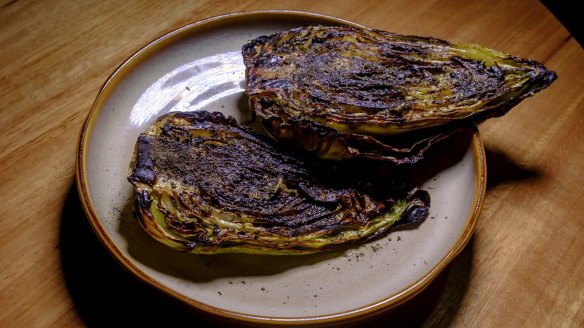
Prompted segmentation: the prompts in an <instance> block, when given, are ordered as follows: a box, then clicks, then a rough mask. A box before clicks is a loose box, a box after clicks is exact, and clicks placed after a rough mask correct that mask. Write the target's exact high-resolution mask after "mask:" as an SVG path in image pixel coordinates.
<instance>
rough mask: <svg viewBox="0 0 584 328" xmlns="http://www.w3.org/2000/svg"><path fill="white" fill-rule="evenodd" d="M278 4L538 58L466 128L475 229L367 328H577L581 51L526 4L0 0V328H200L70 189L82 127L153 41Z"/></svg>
mask: <svg viewBox="0 0 584 328" xmlns="http://www.w3.org/2000/svg"><path fill="white" fill-rule="evenodd" d="M264 9H292V10H304V11H310V12H317V13H323V14H327V15H332V16H337V17H340V18H344V19H347V20H351V21H355V22H357V23H360V24H363V25H367V26H370V27H374V28H378V29H384V30H388V31H393V32H397V33H405V34H417V35H424V36H434V37H438V38H443V39H447V40H453V41H462V42H471V43H477V44H481V45H484V46H487V47H491V48H495V49H498V50H501V51H503V52H507V53H511V54H515V55H518V56H521V57H528V58H532V59H535V60H538V61H541V62H543V63H544V64H545V65H546V66H547V67H548V68H550V69H552V70H554V71H556V72H557V73H558V76H559V78H558V80H557V81H556V82H555V83H554V84H553V85H552V86H551V87H549V88H548V89H546V90H544V91H543V92H541V93H539V94H537V95H536V96H535V97H533V98H530V99H527V100H526V101H524V102H522V103H521V104H520V105H519V106H517V107H516V108H515V109H513V110H512V111H511V112H509V113H508V114H507V115H506V116H504V117H502V118H497V119H492V120H489V121H487V122H485V123H483V124H482V125H480V127H479V130H480V132H481V134H482V137H483V141H484V144H485V148H486V154H487V172H488V173H487V174H488V187H487V188H488V189H487V194H486V198H485V202H484V207H483V211H482V214H481V216H480V219H479V222H478V225H477V227H476V231H475V233H474V237H473V238H472V239H471V242H470V243H469V245H468V246H467V247H466V248H465V250H464V251H463V252H462V254H460V256H458V257H457V258H456V259H455V260H454V262H452V263H451V264H450V265H449V266H448V268H447V269H446V270H445V271H444V272H443V273H442V274H440V276H439V277H438V278H437V279H436V280H435V281H434V282H433V283H432V284H431V285H430V286H429V287H428V288H427V289H426V290H425V291H424V292H422V293H421V294H420V295H418V296H417V297H415V298H414V299H413V300H411V301H409V302H407V303H406V304H404V305H403V306H400V307H398V308H397V309H396V310H394V311H392V312H390V313H387V314H384V315H383V316H380V317H378V318H375V319H374V321H373V322H370V323H369V324H370V325H378V326H384V327H387V326H393V327H582V326H584V260H583V259H584V256H583V255H584V238H583V235H584V234H583V233H584V201H583V198H584V187H583V185H584V146H582V143H584V126H583V124H584V103H583V98H584V92H583V91H584V78H583V77H584V76H583V75H584V73H583V72H584V52H583V49H582V47H581V46H580V45H579V44H578V42H577V41H576V40H575V39H574V38H573V37H572V36H571V35H570V33H569V32H568V30H567V29H566V28H565V27H564V26H563V25H562V24H561V23H560V22H559V21H558V20H557V19H556V18H555V17H554V16H553V15H552V14H551V13H550V12H549V11H548V10H547V9H546V7H544V6H543V5H542V4H541V3H540V2H538V1H533V0H521V1H491V0H484V1H462V0H460V1H457V0H452V1H447V0H444V1H441V0H429V1H409V0H403V1H397V0H396V1H368V0H358V1H334V2H333V1H330V2H329V1H293V0H288V1H243V0H241V1H63V0H45V1H34V0H18V1H17V0H12V1H9V0H2V1H0V127H1V129H0V199H1V204H2V206H0V218H1V219H0V263H1V264H0V308H2V311H0V327H49V326H54V327H67V326H70V327H83V326H90V327H101V326H119V325H121V324H128V325H132V326H140V325H146V326H153V325H164V326H165V327H172V326H179V325H191V326H193V325H195V326H203V324H206V325H209V326H212V325H216V324H217V323H215V322H209V321H208V320H207V319H206V318H203V317H200V316H198V315H195V314H192V313H190V312H189V311H188V310H186V309H184V308H182V306H181V305H180V304H178V303H176V302H175V301H173V300H171V299H168V298H167V297H165V296H163V295H160V294H158V293H157V292H156V291H154V290H151V289H149V288H147V287H146V286H144V285H143V284H142V283H140V282H138V281H135V280H134V279H133V278H132V277H131V276H130V275H129V274H128V273H127V272H126V271H125V270H124V269H123V268H122V267H121V266H120V265H118V263H117V262H116V261H115V260H114V259H113V258H112V257H111V256H110V254H109V253H108V252H107V251H106V250H105V248H104V247H103V246H102V245H101V244H100V242H99V240H98V239H97V237H96V236H95V234H94V233H93V231H92V229H91V227H90V226H89V224H88V222H87V219H86V217H85V214H84V212H83V209H82V207H81V205H80V201H79V196H78V194H77V190H76V186H75V152H76V146H77V139H78V136H79V132H80V130H81V126H82V124H83V122H84V120H85V118H86V116H87V114H88V113H89V110H90V108H91V106H92V103H93V101H94V99H95V97H96V96H97V93H98V91H99V89H100V87H101V86H102V84H103V83H104V82H105V80H106V79H107V77H108V76H109V75H110V74H111V73H112V72H113V71H114V70H115V68H116V67H117V66H118V65H119V64H121V63H122V62H123V61H124V60H125V59H126V58H128V57H129V56H131V55H132V54H133V53H134V52H135V51H137V50H139V49H140V48H141V47H142V46H144V45H145V44H147V43H148V42H149V41H151V40H152V39H154V38H156V37H158V36H161V35H162V34H164V33H166V32H169V31H171V30H173V29H176V28H178V27H181V26H183V25H186V24H188V23H191V22H194V21H197V20H200V19H203V18H207V17H211V16H215V15H219V14H224V13H229V12H239V11H251V10H264Z"/></svg>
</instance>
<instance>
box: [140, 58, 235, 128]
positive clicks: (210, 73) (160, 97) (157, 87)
mask: <svg viewBox="0 0 584 328" xmlns="http://www.w3.org/2000/svg"><path fill="white" fill-rule="evenodd" d="M244 79H245V66H244V65H243V60H242V58H241V52H240V51H230V52H226V53H221V54H216V55H211V56H207V57H203V58H200V59H197V60H195V61H193V62H190V63H187V64H184V65H181V66H179V67H177V68H176V69H174V70H173V71H171V72H169V73H168V74H166V75H164V76H163V77H161V78H160V79H159V80H158V81H156V82H154V83H153V84H152V85H151V86H150V87H149V88H148V89H146V91H145V92H144V93H143V94H142V95H141V96H140V98H139V99H138V101H137V102H136V105H134V107H133V109H132V112H131V113H130V122H131V123H132V124H134V125H138V126H143V125H144V123H146V122H150V121H152V120H153V119H154V118H156V117H158V116H160V115H161V114H162V113H168V112H173V111H184V110H199V109H202V108H204V107H205V106H207V105H209V104H210V103H212V102H214V101H217V100H219V99H221V98H225V97H227V96H229V95H232V94H236V93H242V92H243V91H244V89H243V85H242V81H244Z"/></svg>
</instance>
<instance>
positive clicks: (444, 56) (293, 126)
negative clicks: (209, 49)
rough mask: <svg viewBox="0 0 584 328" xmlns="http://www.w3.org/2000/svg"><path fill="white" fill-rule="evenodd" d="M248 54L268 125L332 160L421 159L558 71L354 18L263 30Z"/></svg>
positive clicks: (253, 98)
mask: <svg viewBox="0 0 584 328" xmlns="http://www.w3.org/2000/svg"><path fill="white" fill-rule="evenodd" d="M242 53H243V58H244V63H245V66H246V74H247V85H246V92H247V94H248V96H249V101H250V106H251V108H252V109H253V110H254V112H255V113H256V114H257V116H258V117H259V118H260V120H261V121H262V123H263V124H264V126H265V127H266V128H267V130H268V132H269V133H270V134H271V135H272V136H274V137H275V138H277V139H280V140H283V141H286V142H288V143H291V144H293V145H296V146H298V147H301V148H304V149H306V150H309V151H312V152H315V153H316V154H318V155H319V156H321V157H323V158H329V159H344V158H352V157H365V158H372V159H380V160H387V161H392V162H395V163H413V162H416V161H417V160H419V159H420V158H422V156H423V154H424V152H425V151H426V150H427V149H428V148H429V147H430V146H431V145H432V144H433V143H435V142H437V141H440V140H442V139H444V138H446V137H447V136H448V134H450V133H451V131H452V129H454V128H459V127H467V126H472V125H476V124H478V123H480V122H482V121H484V120H486V119H487V118H490V117H495V116H501V115H503V114H505V113H506V112H507V111H509V110H510V109H511V108H512V107H513V106H515V105H517V104H518V103H519V102H520V101H522V100H523V99H525V98H526V97H528V96H532V95H534V94H535V93H536V92H538V91H540V90H542V89H544V88H546V87H547V86H548V85H550V84H551V83H552V82H553V81H554V80H555V79H556V74H555V73H554V72H552V71H549V70H548V69H546V68H545V67H544V66H543V65H542V64H540V63H538V62H535V61H532V60H527V59H521V58H517V57H514V56H511V55H508V54H504V53H501V52H498V51H495V50H492V49H487V48H484V47H481V46H478V45H472V44H464V43H455V42H447V41H443V40H439V39H434V38H426V37H418V36H409V35H399V34H394V33H389V32H384V31H377V30H371V29H366V28H357V27H349V26H306V27H301V28H296V29H292V30H289V31H286V32H282V33H279V34H275V35H272V36H262V37H259V38H257V39H255V40H252V41H250V42H249V43H248V44H246V45H244V46H243V50H242ZM412 131H415V133H411V132H412Z"/></svg>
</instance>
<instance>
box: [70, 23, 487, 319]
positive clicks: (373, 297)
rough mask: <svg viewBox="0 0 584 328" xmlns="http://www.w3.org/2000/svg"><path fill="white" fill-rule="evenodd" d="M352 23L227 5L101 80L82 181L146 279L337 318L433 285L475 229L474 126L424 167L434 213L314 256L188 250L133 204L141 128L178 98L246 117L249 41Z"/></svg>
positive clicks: (480, 182)
mask: <svg viewBox="0 0 584 328" xmlns="http://www.w3.org/2000/svg"><path fill="white" fill-rule="evenodd" d="M315 22H317V23H323V24H352V25H356V24H354V23H350V22H347V21H343V20H340V19H336V18H331V17H325V16H321V15H316V14H308V13H299V12H289V11H277V12H254V13H241V14H232V15H224V16H220V17H215V18H210V19H207V20H204V21H200V22H197V23H194V24H192V25H188V26H186V27H183V28H181V29H178V30H176V31H174V32H171V33H169V34H167V35H165V36H163V37H161V38H159V39H157V40H155V41H153V42H152V43H150V44H149V45H147V46H146V47H144V48H143V49H142V50H140V51H139V52H137V53H136V54H135V55H134V56H132V57H131V58H130V59H128V60H127V61H126V62H125V63H123V64H122V65H121V66H120V68H119V69H118V70H116V72H115V73H114V74H113V75H112V76H111V77H110V78H109V80H108V81H107V82H106V83H105V85H104V87H103V88H102V90H101V92H100V94H99V96H98V97H97V100H96V101H95V104H94V106H93V109H92V110H91V112H90V114H89V117H88V118H87V121H86V124H85V126H84V128H83V131H82V133H81V137H80V141H79V149H78V156H77V157H78V162H77V181H78V188H79V192H80V195H81V199H82V202H83V205H84V208H85V211H86V213H87V215H88V218H89V221H90V223H91V225H92V226H93V228H94V230H95V231H96V234H97V236H98V237H99V238H100V239H101V241H102V242H103V244H104V245H105V247H106V248H107V249H108V250H109V251H110V252H111V253H112V254H113V255H114V257H115V258H116V259H117V260H118V261H119V262H120V263H121V265H123V266H124V267H125V268H127V269H128V270H129V271H130V272H131V273H132V274H133V275H135V276H136V277H137V278H138V279H140V280H142V281H143V282H145V283H146V284H148V285H150V286H152V287H154V288H157V289H159V290H161V291H163V292H165V293H167V294H169V295H171V296H173V297H176V298H177V299H179V300H181V301H183V302H184V303H186V304H188V305H189V306H192V307H193V308H195V309H198V310H202V311H205V312H209V313H211V314H214V315H217V316H219V317H223V318H227V319H232V320H243V321H246V322H254V323H293V324H310V323H330V322H337V321H347V320H356V319H359V318H362V317H365V316H370V315H373V314H376V313H379V312H382V311H384V310H387V309H390V308H392V307H394V306H396V305H398V304H400V303H402V302H404V301H406V300H407V299H409V298H411V297H412V296H414V295H415V294H417V293H419V292H420V291H421V290H422V289H423V288H425V287H426V286H427V285H428V284H429V282H430V281H431V280H432V279H433V278H434V277H436V275H437V274H438V273H439V272H440V271H441V270H442V269H443V268H444V267H445V266H446V265H447V264H448V263H449V262H450V261H451V260H452V259H453V258H454V257H455V256H456V255H457V254H458V253H459V252H460V251H461V250H462V248H463V247H464V245H465V244H466V243H467V241H468V240H469V238H470V237H471V234H472V231H473V228H474V226H475V223H476V220H477V218H478V214H479V212H480V209H481V204H482V198H483V195H484V191H485V161H484V149H483V146H482V144H481V141H480V137H479V135H478V132H477V131H476V130H472V131H467V132H465V133H461V134H459V135H458V136H457V138H456V140H449V141H448V142H447V145H446V146H444V147H442V148H438V149H437V150H436V151H434V154H430V155H429V158H427V159H426V161H425V162H426V163H429V164H426V165H425V166H424V165H422V166H419V167H417V168H416V170H417V171H415V170H414V171H413V172H415V176H416V179H417V182H418V183H420V184H421V187H422V188H423V189H426V190H428V191H429V192H430V195H431V199H432V200H431V202H432V207H431V211H430V217H429V218H428V219H427V220H426V221H425V222H424V223H422V224H421V225H419V226H418V227H416V228H415V229H402V230H397V231H393V232H391V233H390V234H389V235H387V236H385V237H383V238H381V239H379V240H376V241H373V242H370V243H367V244H365V245H362V246H360V247H357V248H352V249H349V250H347V251H339V252H328V253H323V254H317V255H307V256H252V255H217V256H201V255H192V254H181V253H178V252H176V251H174V250H173V249H170V248H168V247H167V246H165V245H163V244H160V243H158V242H157V241H155V240H154V239H152V238H150V237H149V236H148V235H147V234H146V233H145V232H144V231H143V230H142V228H141V227H140V226H139V224H138V222H137V221H136V220H134V218H133V216H132V210H131V207H132V205H131V204H132V198H133V189H132V187H131V185H130V183H128V182H127V180H126V177H127V174H128V165H129V162H130V158H131V156H132V153H133V149H134V144H135V141H136V139H137V137H138V135H139V134H140V133H141V132H142V131H144V130H145V128H146V127H147V126H148V125H149V124H150V122H152V121H153V120H154V119H155V118H156V117H157V116H159V115H162V114H164V113H167V112H169V111H177V110H203V109H204V110H210V111H222V112H224V113H226V114H228V115H232V116H234V117H236V118H237V119H238V120H243V119H245V118H246V116H247V115H248V109H247V101H246V99H245V96H244V92H243V87H244V79H245V75H244V66H243V63H242V59H241V55H240V49H241V46H242V45H243V44H244V43H246V42H247V41H249V40H251V39H253V38H255V37H257V36H260V35H266V34H272V33H275V32H279V31H282V30H285V29H288V28H292V27H297V26H301V25H304V24H308V23H315Z"/></svg>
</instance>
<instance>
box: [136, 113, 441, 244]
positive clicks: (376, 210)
mask: <svg viewBox="0 0 584 328" xmlns="http://www.w3.org/2000/svg"><path fill="white" fill-rule="evenodd" d="M171 116H172V117H174V118H178V119H181V120H185V121H188V122H189V124H190V125H191V126H196V125H199V124H200V125H201V128H203V129H209V131H213V130H214V129H217V131H218V130H221V129H225V130H226V131H228V132H229V133H235V134H236V135H238V136H242V137H243V138H244V139H245V140H246V142H254V143H258V144H259V145H260V146H261V147H262V148H263V150H265V151H268V152H270V156H273V158H271V159H270V158H268V157H266V156H265V153H263V154H261V153H254V152H251V153H247V154H245V155H248V156H252V157H253V156H256V155H257V156H259V155H261V159H260V160H261V162H262V163H264V164H266V165H267V166H266V167H258V168H257V169H262V168H269V169H272V170H276V171H277V173H278V178H280V177H281V178H283V180H284V182H285V183H290V186H292V187H294V188H296V191H297V192H299V193H300V194H301V195H300V196H301V197H300V196H299V197H298V199H299V200H300V201H304V202H307V203H308V205H310V206H315V207H317V206H318V207H319V208H320V211H321V212H320V213H319V216H321V217H322V216H323V214H326V213H325V212H326V211H327V207H330V206H331V205H335V206H336V205H338V204H341V205H343V202H344V203H345V204H344V206H345V207H344V208H345V209H351V210H354V209H357V207H358V208H359V211H357V213H352V214H350V215H348V216H343V217H342V218H341V220H338V219H334V220H331V218H328V221H327V220H324V221H326V222H319V220H320V221H323V220H322V218H317V219H318V220H315V218H314V217H299V218H294V219H293V220H290V221H283V220H282V218H281V217H278V216H277V215H268V216H261V217H260V216H258V217H256V219H257V221H256V222H254V224H258V225H261V226H263V227H266V228H267V229H268V231H269V232H270V233H273V234H276V235H278V234H279V235H281V236H283V237H294V236H300V235H302V234H307V233H311V232H314V231H317V230H319V229H320V230H328V231H335V230H336V229H342V228H345V227H350V226H351V225H360V224H361V225H362V224H365V223H367V220H368V219H370V218H372V217H375V216H376V215H379V214H380V213H382V212H383V210H384V209H389V208H390V206H391V205H392V204H393V203H394V202H395V201H396V199H397V198H399V197H407V201H408V202H411V206H409V207H408V208H409V209H408V210H407V211H406V212H404V213H403V214H402V215H401V217H400V218H399V220H397V221H396V222H395V223H394V224H393V225H390V226H387V227H383V228H382V229H379V230H378V231H376V232H375V233H372V234H370V235H368V236H366V237H365V238H363V239H357V240H349V241H347V242H343V243H337V244H331V245H326V246H324V247H321V248H319V249H305V248H303V247H302V245H299V248H298V249H297V251H298V253H311V252H316V251H318V252H320V251H326V250H333V249H340V248H344V247H348V246H351V245H354V244H359V243H362V242H364V241H367V240H370V239H372V238H377V237H379V236H380V235H382V234H383V233H385V232H387V231H389V230H390V229H391V228H393V227H396V226H402V225H415V224H419V223H420V222H422V221H423V220H424V219H425V218H426V217H427V215H428V212H429V208H430V195H429V194H428V193H427V192H426V191H424V190H419V189H416V188H412V187H411V186H409V185H407V183H396V184H386V181H383V182H381V183H380V181H363V180H352V179H351V178H346V179H345V178H344V177H343V179H340V177H339V176H338V175H337V174H339V172H340V171H339V170H338V169H337V168H335V167H333V168H331V167H330V163H329V162H327V161H318V160H316V161H315V160H313V159H307V158H302V156H301V155H299V157H295V156H291V155H290V154H289V153H285V152H283V149H281V148H280V145H279V144H277V143H274V142H273V141H272V140H271V139H269V138H266V137H264V136H262V135H260V134H258V133H257V132H255V131H254V130H252V129H250V128H247V127H243V126H240V125H238V123H237V122H236V121H235V119H233V118H232V117H224V116H223V114H221V113H209V112H205V111H198V112H184V113H178V112H175V113H171V114H167V115H164V116H163V117H161V118H159V120H158V121H160V120H164V119H165V118H167V117H171ZM218 126H219V127H218ZM188 131H189V130H187V131H181V127H176V126H172V124H170V123H169V122H167V123H166V124H164V126H163V127H161V132H160V133H161V135H162V134H165V133H169V134H172V137H171V138H169V140H168V141H169V143H168V144H164V147H170V148H166V149H167V150H169V149H170V150H171V151H172V150H173V149H172V148H173V147H175V146H173V145H178V144H181V143H185V142H187V139H188V136H187V135H188ZM183 132H186V134H185V133H183ZM177 136H178V138H175V137H177ZM157 137H160V136H157ZM181 137H186V139H184V140H179V139H180V138H181ZM204 139H205V138H203V139H201V140H197V142H203V143H204V142H205V140H204ZM208 140H211V141H213V142H221V139H220V138H217V135H211V136H210V137H209V139H208ZM191 141H192V140H191ZM156 142H157V140H156V137H155V136H152V135H148V134H145V133H144V134H141V135H140V137H139V138H138V141H137V143H136V150H135V157H134V161H133V169H132V172H131V174H130V176H129V177H128V180H129V181H130V182H131V183H132V184H133V185H134V186H135V187H136V186H137V185H138V184H146V185H149V186H154V185H156V183H157V179H158V178H159V175H160V174H161V170H163V171H164V170H166V172H164V173H162V174H163V175H164V174H167V175H168V174H170V176H171V177H172V178H173V179H175V180H177V181H180V182H179V183H180V185H183V184H184V185H187V186H188V187H193V186H194V184H197V183H200V182H201V181H200V180H201V179H202V180H204V181H203V183H205V182H208V181H209V179H208V178H209V177H208V176H206V177H203V176H201V175H199V176H192V175H191V174H195V175H196V174H197V172H198V171H199V170H198V169H194V170H191V169H189V168H187V166H193V165H196V163H188V164H185V163H182V164H181V163H174V164H173V163H172V161H166V162H164V163H158V162H157V161H158V159H159V158H157V156H158V155H160V154H156V152H164V150H162V149H161V148H158V147H160V145H156ZM175 142H176V143H175ZM176 147H177V148H179V149H174V150H181V149H180V148H181V147H182V146H176ZM187 148H188V147H187ZM183 154H184V153H183ZM240 155H241V154H235V156H234V157H232V159H236V160H239V161H240V162H238V163H230V169H231V170H234V169H235V170H236V169H240V168H242V167H245V164H249V161H246V160H245V159H246V158H247V159H249V158H248V157H244V156H240ZM162 156H166V155H162ZM172 156H174V155H172ZM172 156H170V157H172ZM173 159H175V158H173ZM216 160H219V161H220V160H221V159H216ZM271 160H274V162H271ZM161 164H162V165H161ZM175 164H176V165H178V167H177V166H175ZM219 166H220V167H223V168H226V167H224V166H222V165H219ZM253 169H256V168H253V167H252V170H253ZM182 170H187V171H189V172H184V171H182ZM278 170H280V171H278ZM341 170H342V169H341ZM327 172H332V176H331V175H327ZM215 173H216V174H218V175H221V176H222V177H223V178H226V179H230V178H228V177H226V176H225V174H228V173H226V172H224V171H222V170H220V169H219V170H206V171H204V172H202V174H205V175H213V174H215ZM345 173H346V172H345ZM218 177H219V176H214V177H213V176H212V177H211V180H213V179H214V178H218ZM250 178H251V180H250V181H249V182H250V183H251V184H247V185H246V186H245V187H246V188H251V189H254V188H256V189H257V188H260V189H261V187H262V186H260V185H265V184H266V183H269V182H270V181H261V180H259V179H257V177H254V176H252V177H250ZM205 179H207V180H205ZM286 179H292V180H294V179H298V180H297V181H287V180H286ZM359 179H361V177H360V178H359ZM216 182H219V180H216ZM208 187H209V188H212V186H208ZM227 187H229V188H232V189H234V190H240V189H241V188H239V187H241V186H239V187H238V186H233V185H228V186H227ZM388 187H391V188H388ZM178 188H180V186H178ZM197 188H201V185H200V184H199V185H198V186H197ZM138 189H139V188H137V190H136V194H135V202H134V211H135V215H136V217H137V219H138V220H139V221H140V222H141V224H142V225H143V226H144V225H145V221H144V220H145V217H146V218H148V219H152V215H153V214H152V213H151V211H150V207H151V205H152V201H153V200H152V197H151V195H150V194H149V193H148V192H147V191H146V190H143V189H142V190H138ZM201 191H202V193H201V194H204V195H206V197H208V200H209V199H211V198H213V197H219V198H221V197H227V198H229V196H226V195H222V196H221V195H216V194H215V195H213V194H214V192H213V190H211V189H207V190H201ZM220 191H225V190H220ZM259 191H260V192H261V190H259ZM183 196H184V197H187V195H183ZM260 196H261V193H260ZM288 196H290V195H288ZM219 198H217V199H211V200H210V204H213V206H215V207H218V208H220V209H221V210H224V209H226V210H227V211H229V212H233V211H234V208H238V207H239V208H238V209H239V210H241V211H242V212H245V211H248V213H245V214H246V215H250V211H251V212H262V210H264V209H262V208H258V206H261V205H262V204H260V203H258V202H254V200H251V199H244V200H242V202H240V204H239V205H234V204H232V203H229V202H228V201H227V202H224V199H223V200H222V199H219ZM179 199H180V200H181V201H184V200H183V199H182V198H181V197H179ZM243 204H246V205H243ZM183 205H184V204H183ZM277 205H282V204H281V203H278V204H277ZM351 206H355V208H351ZM267 212H270V209H268V210H267ZM273 212H274V213H277V211H273ZM330 213H333V214H334V213H335V212H334V211H330ZM303 214H304V213H303ZM143 216H145V217H143ZM347 219H350V220H347ZM165 220H166V221H167V223H168V224H169V226H171V227H172V226H173V225H174V226H176V229H177V232H180V230H181V229H183V232H184V231H189V229H190V227H188V226H185V225H184V224H183V223H180V222H172V220H173V219H172V218H169V217H165ZM189 224H191V225H196V222H195V223H192V222H190V223H189ZM144 227H145V229H146V230H147V231H149V228H150V227H147V226H144ZM217 229H218V228H216V229H215V231H214V232H213V234H214V235H215V236H218V235H220V234H221V231H217ZM241 236H242V238H244V237H245V238H248V237H249V236H245V233H243V234H242V235H241ZM252 238H253V237H252ZM225 242H226V243H227V245H228V246H230V247H233V246H234V244H233V243H237V241H234V240H226V241H225ZM197 247H208V248H211V249H212V248H220V247H222V241H221V240H218V241H212V242H210V241H208V240H207V238H206V236H203V235H201V236H200V238H194V240H193V238H192V237H191V239H190V240H189V241H188V242H185V243H183V246H182V247H181V249H179V250H182V251H186V252H190V251H193V250H194V249H195V248H197ZM289 251H291V252H294V251H295V249H294V247H291V248H290V249H289Z"/></svg>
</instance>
